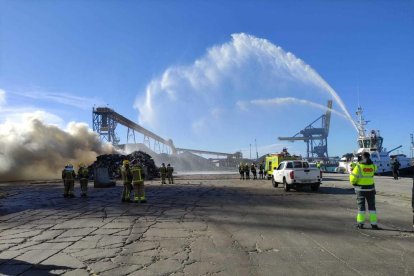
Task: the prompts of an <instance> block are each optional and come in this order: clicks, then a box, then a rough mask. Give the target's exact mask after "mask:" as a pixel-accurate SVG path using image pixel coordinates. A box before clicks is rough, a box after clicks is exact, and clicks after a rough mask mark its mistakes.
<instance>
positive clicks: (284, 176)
mask: <svg viewBox="0 0 414 276" xmlns="http://www.w3.org/2000/svg"><path fill="white" fill-rule="evenodd" d="M321 182H322V171H321V170H320V169H319V168H313V167H311V166H309V163H308V162H306V161H299V160H294V161H283V162H281V163H280V164H279V166H278V167H277V168H276V169H275V170H274V171H273V174H272V185H273V187H275V188H276V187H278V186H279V184H283V188H284V189H285V191H286V192H288V191H290V189H291V188H293V189H299V188H301V187H303V186H310V187H311V190H312V191H315V192H316V191H318V190H319V187H320V185H321Z"/></svg>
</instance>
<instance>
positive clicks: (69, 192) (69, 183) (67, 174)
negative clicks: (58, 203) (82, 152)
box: [62, 164, 76, 197]
mask: <svg viewBox="0 0 414 276" xmlns="http://www.w3.org/2000/svg"><path fill="white" fill-rule="evenodd" d="M75 177H76V174H75V170H74V169H73V165H72V164H67V165H66V166H65V168H64V169H63V170H62V179H63V185H64V191H63V196H64V197H75V195H74V194H73V189H74V186H75Z"/></svg>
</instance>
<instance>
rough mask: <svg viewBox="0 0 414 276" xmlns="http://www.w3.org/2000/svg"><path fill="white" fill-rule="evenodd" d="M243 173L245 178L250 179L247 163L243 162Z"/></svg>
mask: <svg viewBox="0 0 414 276" xmlns="http://www.w3.org/2000/svg"><path fill="white" fill-rule="evenodd" d="M244 174H245V175H246V176H245V178H246V180H249V179H250V168H249V164H247V163H246V164H244Z"/></svg>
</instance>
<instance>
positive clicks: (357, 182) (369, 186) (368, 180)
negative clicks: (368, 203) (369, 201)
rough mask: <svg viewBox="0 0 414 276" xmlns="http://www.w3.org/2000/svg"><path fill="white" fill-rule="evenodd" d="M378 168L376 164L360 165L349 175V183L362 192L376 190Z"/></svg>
mask: <svg viewBox="0 0 414 276" xmlns="http://www.w3.org/2000/svg"><path fill="white" fill-rule="evenodd" d="M376 171H377V166H376V165H374V164H372V163H371V164H364V163H358V164H356V165H355V167H354V169H353V170H352V172H351V173H350V175H349V181H350V182H351V184H352V185H354V186H359V187H360V188H361V189H362V190H367V191H369V190H374V189H375V187H374V185H375V183H374V174H375V172H376Z"/></svg>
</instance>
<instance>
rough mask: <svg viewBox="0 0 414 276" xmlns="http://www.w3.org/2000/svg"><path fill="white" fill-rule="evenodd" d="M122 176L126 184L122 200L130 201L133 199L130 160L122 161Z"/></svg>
mask: <svg viewBox="0 0 414 276" xmlns="http://www.w3.org/2000/svg"><path fill="white" fill-rule="evenodd" d="M121 176H122V182H123V184H124V189H123V190H122V202H130V201H131V183H132V173H131V169H130V167H129V160H124V161H123V162H122V167H121Z"/></svg>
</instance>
